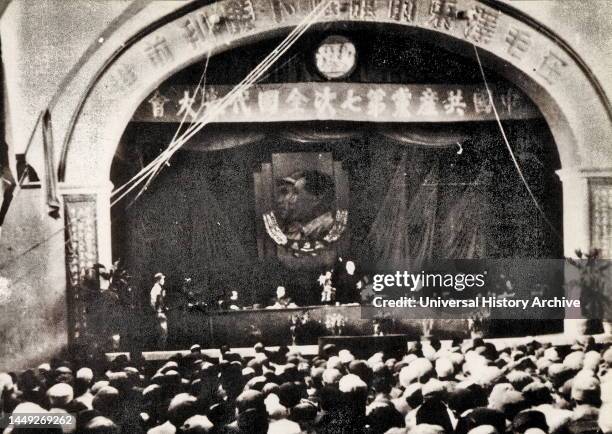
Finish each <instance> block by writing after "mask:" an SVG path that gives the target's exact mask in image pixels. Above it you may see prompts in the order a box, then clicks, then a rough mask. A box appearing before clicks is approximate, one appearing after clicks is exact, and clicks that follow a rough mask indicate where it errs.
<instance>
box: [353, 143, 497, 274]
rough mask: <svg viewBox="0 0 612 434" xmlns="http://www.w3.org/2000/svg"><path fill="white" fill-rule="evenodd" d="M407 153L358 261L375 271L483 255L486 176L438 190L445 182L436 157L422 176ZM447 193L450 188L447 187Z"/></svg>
mask: <svg viewBox="0 0 612 434" xmlns="http://www.w3.org/2000/svg"><path fill="white" fill-rule="evenodd" d="M419 164H423V162H422V161H413V160H411V159H409V158H408V157H407V153H406V152H403V153H402V157H401V159H400V161H399V162H398V163H397V165H396V166H395V170H394V172H393V176H392V177H391V179H390V181H389V183H388V188H387V191H386V193H385V194H384V199H383V200H382V202H381V203H380V206H379V210H378V213H377V215H376V217H375V219H374V222H373V224H372V225H371V228H370V230H369V232H368V235H367V237H366V238H365V240H364V242H363V245H362V246H361V248H360V254H359V256H360V260H361V262H362V264H366V268H371V269H374V270H381V269H382V270H421V269H422V268H423V267H424V266H425V265H426V264H427V263H428V262H430V261H432V260H434V259H471V258H480V257H483V256H484V254H485V242H486V237H485V227H484V224H483V209H486V202H485V196H484V195H483V194H482V188H483V186H484V185H485V182H486V181H485V179H484V175H483V174H480V175H478V176H477V177H476V179H472V180H470V182H466V183H464V184H465V185H463V186H462V188H457V187H456V186H455V187H454V190H453V192H454V194H445V195H441V194H440V187H441V186H442V187H443V186H445V184H446V182H445V179H444V177H443V175H442V174H441V171H440V167H439V164H440V163H439V161H438V159H435V160H434V161H433V162H432V163H431V166H430V169H429V171H428V172H427V174H426V175H425V176H424V177H421V178H417V179H416V180H415V179H412V180H411V176H410V174H411V173H412V174H413V173H415V172H417V170H416V169H417V168H416V166H417V165H419ZM447 193H448V191H447Z"/></svg>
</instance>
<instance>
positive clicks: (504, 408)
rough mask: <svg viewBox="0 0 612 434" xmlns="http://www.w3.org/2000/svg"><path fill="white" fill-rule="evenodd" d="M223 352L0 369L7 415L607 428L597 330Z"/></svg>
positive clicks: (183, 427)
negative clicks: (387, 345)
mask: <svg viewBox="0 0 612 434" xmlns="http://www.w3.org/2000/svg"><path fill="white" fill-rule="evenodd" d="M220 354H221V356H220V357H219V358H214V359H213V358H211V357H209V356H207V355H206V353H205V352H203V351H202V350H201V349H200V347H199V346H198V345H194V346H193V347H191V351H190V353H189V354H180V353H177V354H176V355H174V356H172V357H170V358H169V359H168V360H166V361H165V362H162V363H161V364H157V365H155V364H154V362H145V361H144V359H142V358H140V359H138V357H136V356H135V355H133V357H132V359H130V358H128V357H127V356H125V355H120V356H118V357H116V358H115V359H114V360H112V361H108V360H107V359H106V358H91V357H89V358H83V359H79V360H80V361H77V360H73V361H62V360H60V359H54V360H52V361H51V362H50V363H44V364H41V365H40V366H38V367H37V368H36V369H28V370H25V371H23V372H19V373H15V372H11V373H2V374H0V391H1V401H2V407H1V410H2V415H3V416H7V415H10V414H12V415H19V414H24V413H27V414H31V413H46V414H65V413H69V414H74V415H76V425H73V426H65V427H63V430H64V432H78V433H119V432H122V433H151V434H160V433H164V434H165V433H228V434H229V433H232V434H233V433H245V434H246V433H252V434H260V433H270V434H292V433H329V434H332V433H364V434H366V433H367V434H375V433H381V434H382V433H389V434H400V433H410V434H450V433H454V434H502V433H515V434H574V433H601V434H608V433H612V347H611V346H610V345H609V344H596V343H595V341H594V340H593V339H592V338H589V339H587V340H585V341H584V342H582V343H576V344H575V345H573V346H571V347H570V346H553V345H550V344H542V343H539V342H538V341H536V340H533V341H531V342H529V343H526V344H522V345H516V346H514V347H509V348H496V346H495V345H494V344H493V343H491V342H485V341H483V340H482V339H473V340H466V341H464V342H460V341H453V342H452V343H451V342H444V343H443V344H442V343H440V342H439V341H437V340H435V339H431V340H428V341H423V342H422V343H421V342H417V343H412V344H409V345H408V348H407V350H406V351H405V353H404V354H397V353H389V354H386V353H384V352H378V353H375V354H372V355H371V356H370V357H369V358H367V359H360V358H357V357H355V356H354V355H353V354H352V353H351V352H350V351H349V350H347V349H339V348H336V347H335V346H334V345H327V346H325V347H323V348H322V350H321V352H320V354H319V355H317V356H315V357H305V356H303V355H301V354H300V352H299V351H298V350H297V349H295V348H294V349H289V348H287V347H281V348H280V349H278V350H274V351H270V350H268V349H266V348H264V346H263V345H261V344H257V345H255V348H254V353H252V354H254V357H248V358H243V357H241V356H240V355H239V354H238V353H236V352H232V351H231V350H230V349H229V348H227V347H224V348H221V351H220ZM4 432H28V431H27V430H26V429H24V428H10V427H9V428H7V429H6V430H5V431H4ZM33 432H39V431H33ZM48 432H49V431H48ZM57 432H62V429H58V430H57Z"/></svg>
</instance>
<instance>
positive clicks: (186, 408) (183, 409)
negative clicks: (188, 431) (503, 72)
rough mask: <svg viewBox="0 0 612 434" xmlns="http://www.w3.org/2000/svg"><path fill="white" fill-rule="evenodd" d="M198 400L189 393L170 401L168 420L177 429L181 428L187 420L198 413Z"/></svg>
mask: <svg viewBox="0 0 612 434" xmlns="http://www.w3.org/2000/svg"><path fill="white" fill-rule="evenodd" d="M197 401H198V400H197V398H196V397H195V396H193V395H189V394H188V393H179V394H178V395H176V396H174V398H172V400H170V404H169V405H168V420H170V422H171V423H172V425H174V426H175V427H180V426H182V425H183V423H185V421H186V420H187V419H189V418H190V417H192V416H195V414H196V413H197Z"/></svg>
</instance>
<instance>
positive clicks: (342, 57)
mask: <svg viewBox="0 0 612 434" xmlns="http://www.w3.org/2000/svg"><path fill="white" fill-rule="evenodd" d="M315 63H316V65H317V70H318V71H319V72H320V73H321V75H323V76H324V77H325V78H327V79H329V80H334V79H339V78H345V77H347V76H349V75H350V74H351V73H352V72H353V70H354V69H355V66H356V64H357V49H356V48H355V44H353V43H352V42H351V40H350V39H348V38H346V37H344V36H338V35H332V36H328V37H327V38H325V39H324V40H323V42H321V44H319V46H318V48H317V51H316V53H315Z"/></svg>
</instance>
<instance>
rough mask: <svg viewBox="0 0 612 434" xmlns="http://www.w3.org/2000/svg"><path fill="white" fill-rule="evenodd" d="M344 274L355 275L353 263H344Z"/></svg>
mask: <svg viewBox="0 0 612 434" xmlns="http://www.w3.org/2000/svg"><path fill="white" fill-rule="evenodd" d="M346 272H347V273H348V274H350V275H351V276H352V275H353V274H354V273H355V263H354V262H353V261H346Z"/></svg>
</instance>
